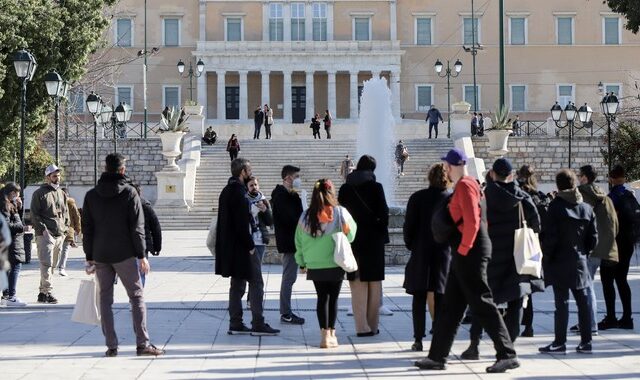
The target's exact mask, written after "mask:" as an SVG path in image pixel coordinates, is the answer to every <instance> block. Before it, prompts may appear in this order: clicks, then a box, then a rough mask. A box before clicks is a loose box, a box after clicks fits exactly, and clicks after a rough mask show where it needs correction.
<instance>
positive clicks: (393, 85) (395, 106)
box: [389, 71, 401, 120]
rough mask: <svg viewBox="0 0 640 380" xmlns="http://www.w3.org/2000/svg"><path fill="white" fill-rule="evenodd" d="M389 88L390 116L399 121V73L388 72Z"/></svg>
mask: <svg viewBox="0 0 640 380" xmlns="http://www.w3.org/2000/svg"><path fill="white" fill-rule="evenodd" d="M389 88H390V89H391V114H392V115H393V117H394V118H395V119H396V120H400V116H401V115H400V104H401V103H400V71H391V72H389Z"/></svg>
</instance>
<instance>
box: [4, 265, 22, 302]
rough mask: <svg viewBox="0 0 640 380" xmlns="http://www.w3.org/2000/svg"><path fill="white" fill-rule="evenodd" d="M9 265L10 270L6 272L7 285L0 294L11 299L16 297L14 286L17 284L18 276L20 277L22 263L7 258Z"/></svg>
mask: <svg viewBox="0 0 640 380" xmlns="http://www.w3.org/2000/svg"><path fill="white" fill-rule="evenodd" d="M9 263H10V264H11V269H9V270H8V271H7V280H8V282H9V285H8V288H7V289H5V290H4V291H3V292H2V294H3V295H5V296H8V297H9V298H11V297H13V296H15V295H16V285H17V284H18V276H19V275H20V269H21V268H22V263H21V262H19V261H17V260H13V259H11V258H9Z"/></svg>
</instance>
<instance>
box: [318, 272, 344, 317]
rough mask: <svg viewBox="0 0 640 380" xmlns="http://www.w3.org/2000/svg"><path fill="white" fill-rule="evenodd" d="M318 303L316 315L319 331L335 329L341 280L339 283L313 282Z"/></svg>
mask: <svg viewBox="0 0 640 380" xmlns="http://www.w3.org/2000/svg"><path fill="white" fill-rule="evenodd" d="M313 286H315V288H316V295H317V296H318V303H317V304H316V314H317V315H318V324H319V325H320V328H321V329H335V327H336V318H337V317H338V296H339V295H340V288H342V280H339V281H314V282H313Z"/></svg>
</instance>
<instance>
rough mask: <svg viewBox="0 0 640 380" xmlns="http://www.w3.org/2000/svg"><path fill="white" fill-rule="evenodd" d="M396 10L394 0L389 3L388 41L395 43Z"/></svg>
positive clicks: (396, 34) (396, 33)
mask: <svg viewBox="0 0 640 380" xmlns="http://www.w3.org/2000/svg"><path fill="white" fill-rule="evenodd" d="M397 20H398V10H397V3H396V0H391V2H390V3H389V39H390V40H391V41H395V40H397V39H398V26H397V23H398V21H397Z"/></svg>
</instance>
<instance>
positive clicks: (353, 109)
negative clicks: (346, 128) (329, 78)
mask: <svg viewBox="0 0 640 380" xmlns="http://www.w3.org/2000/svg"><path fill="white" fill-rule="evenodd" d="M349 99H350V100H349V118H351V119H357V118H358V72H357V71H350V72H349Z"/></svg>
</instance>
